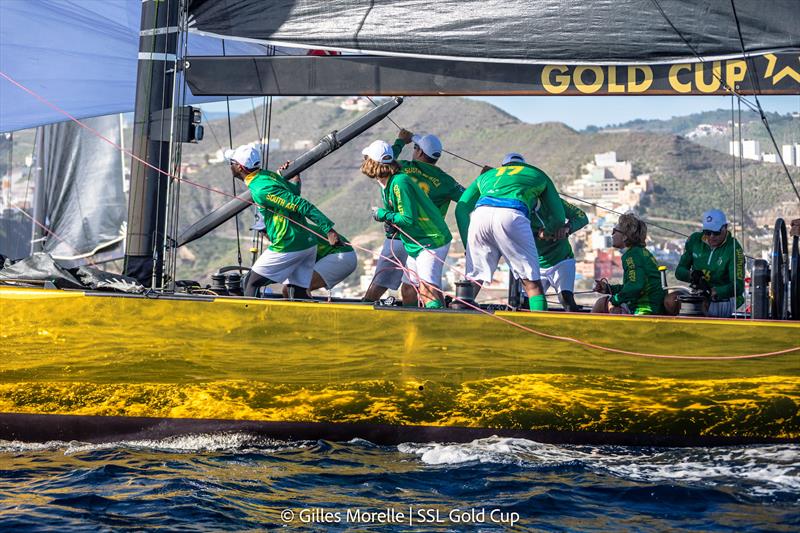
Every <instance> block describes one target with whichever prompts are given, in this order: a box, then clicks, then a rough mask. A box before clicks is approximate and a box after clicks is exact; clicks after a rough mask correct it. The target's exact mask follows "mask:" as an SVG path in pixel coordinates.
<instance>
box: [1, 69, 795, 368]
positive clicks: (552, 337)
mask: <svg viewBox="0 0 800 533" xmlns="http://www.w3.org/2000/svg"><path fill="white" fill-rule="evenodd" d="M0 77H3V78H5V79H6V80H8V81H9V82H11V83H12V84H13V85H15V86H17V87H19V88H20V89H22V90H23V91H25V92H27V93H28V94H30V95H31V96H33V97H35V98H36V99H37V100H39V101H41V102H43V103H44V104H46V105H47V106H48V107H50V108H52V109H54V110H55V111H57V112H59V113H61V114H63V115H64V116H66V117H67V118H69V119H70V120H73V121H74V122H75V123H77V124H78V125H79V126H81V127H83V128H85V129H87V130H88V131H91V132H92V133H94V134H95V135H96V136H97V137H98V138H100V139H102V140H104V141H105V142H107V143H109V144H111V145H112V146H114V147H115V148H117V149H118V150H121V151H123V152H124V153H127V154H129V155H130V156H131V157H132V158H133V159H134V160H136V161H139V162H140V163H142V164H144V165H146V166H148V167H150V168H153V169H155V170H156V171H157V172H159V173H161V174H164V175H167V176H171V175H170V174H169V173H168V172H165V171H164V170H162V169H160V168H156V167H154V166H153V165H150V164H149V163H147V162H146V161H143V160H142V159H140V158H139V157H137V156H136V155H135V154H133V153H132V152H129V151H127V150H125V149H124V148H122V147H120V146H119V145H117V144H116V143H114V142H113V141H112V140H110V139H108V138H107V137H105V136H104V135H102V134H101V133H99V132H98V131H97V130H95V129H94V128H91V127H90V126H88V125H86V124H84V123H83V122H81V121H80V120H78V119H77V118H75V117H74V116H72V115H71V114H69V113H68V112H67V111H65V110H63V109H61V108H60V107H58V106H56V105H55V104H53V103H51V102H50V101H48V100H47V99H45V98H44V97H42V96H40V95H38V94H37V93H35V92H34V91H32V90H31V89H28V88H27V87H25V86H24V85H22V84H20V83H19V82H17V81H16V80H14V79H13V78H11V77H10V76H9V75H8V74H6V73H5V72H3V71H0ZM171 177H172V178H173V179H180V180H181V181H185V182H186V183H188V184H190V185H193V186H195V187H198V188H202V189H206V190H209V191H212V192H215V193H217V194H221V195H223V196H231V195H230V194H229V193H226V192H224V191H221V190H218V189H214V188H213V187H209V186H207V185H202V184H200V183H195V182H192V181H189V180H187V179H185V178H182V177H181V178H175V177H174V176H171ZM248 203H250V204H252V205H257V204H255V202H252V201H251V202H248ZM266 209H267V210H269V211H270V212H273V213H274V211H273V210H272V209H269V208H266ZM287 220H291V219H288V218H287ZM291 222H293V223H294V224H296V225H297V226H299V227H301V228H303V229H305V230H306V231H308V232H309V233H311V234H313V235H316V236H318V237H320V238H323V239H324V238H326V237H325V236H323V235H321V234H319V233H317V232H316V231H314V230H313V229H312V228H310V227H308V226H307V225H305V224H303V223H301V222H297V221H295V220H291ZM394 227H395V228H396V229H397V230H398V231H400V232H402V233H404V234H405V235H406V236H408V234H407V233H405V232H403V230H402V229H401V228H398V227H397V226H396V225H394ZM408 237H409V238H410V239H411V240H412V241H413V242H415V243H417V244H418V245H420V246H422V245H421V244H420V243H419V242H418V241H416V240H415V239H413V237H410V236H408ZM346 244H349V245H350V246H352V247H353V248H356V249H358V250H361V251H364V252H367V253H369V254H371V255H374V256H380V255H381V254H380V253H378V252H374V251H372V250H369V249H367V248H364V247H362V246H358V245H357V244H355V243H352V242H346ZM423 248H424V246H423ZM429 252H430V250H429ZM430 253H432V252H430ZM385 259H387V260H388V261H393V260H392V259H390V258H388V257H386V258H385ZM445 264H446V263H445ZM398 266H399V265H398ZM399 267H400V268H403V267H402V266H399ZM406 270H408V269H406ZM431 287H432V288H433V289H435V290H436V291H438V292H439V293H440V294H442V295H443V296H444V295H446V293H445V292H444V291H443V290H442V289H440V288H439V287H435V286H431ZM453 301H457V302H460V303H462V304H463V305H465V306H467V307H469V308H470V309H473V310H475V311H478V312H480V313H482V314H484V315H486V316H489V317H492V318H495V319H497V320H500V321H501V322H504V323H506V324H508V325H510V326H512V327H515V328H517V329H520V330H522V331H526V332H528V333H531V334H534V335H537V336H540V337H542V338H546V339H550V340H556V341H562V342H568V343H571V344H577V345H579V346H583V347H586V348H591V349H595V350H600V351H604V352H609V353H618V354H622V355H631V356H637V357H644V358H652V359H679V360H694V361H723V360H735V359H757V358H763V357H770V356H775V355H781V354H786V353H791V352H795V351H800V346H793V347H791V348H786V349H783V350H776V351H772V352H763V353H755V354H744V355H733V356H697V355H678V354H653V353H647V352H636V351H632V350H621V349H618V348H611V347H608V346H601V345H599V344H594V343H591V342H586V341H582V340H580V339H575V338H572V337H565V336H560V335H552V334H549V333H545V332H542V331H538V330H535V329H533V328H530V327H528V326H524V325H522V324H519V323H517V322H514V321H513V320H509V319H507V318H505V317H501V316H499V315H495V314H493V313H490V312H488V311H486V310H484V309H481V308H480V307H479V306H477V305H475V304H473V303H472V302H469V301H466V300H464V299H462V298H459V297H457V296H455V297H454V298H453Z"/></svg>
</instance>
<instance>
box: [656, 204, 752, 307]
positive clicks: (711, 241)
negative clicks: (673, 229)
mask: <svg viewBox="0 0 800 533" xmlns="http://www.w3.org/2000/svg"><path fill="white" fill-rule="evenodd" d="M675 277H676V278H677V279H679V280H681V281H686V282H689V283H690V284H691V285H692V286H693V287H694V288H695V289H699V290H701V291H706V292H707V296H708V301H707V302H706V306H705V307H704V310H705V314H706V316H710V317H718V318H728V317H731V316H733V313H734V312H735V311H736V309H738V308H739V306H740V305H742V304H743V303H744V253H743V251H742V246H741V245H740V244H739V242H738V241H737V240H736V239H734V238H733V235H731V234H730V232H728V221H727V219H726V218H725V213H723V212H722V211H720V210H719V209H711V210H709V211H706V212H705V213H703V230H702V231H698V232H695V233H692V234H691V235H690V236H689V239H688V240H687V241H686V247H685V249H684V252H683V255H682V256H681V259H680V261H679V262H678V268H677V269H675ZM665 303H666V304H667V307H669V308H674V309H675V310H677V311H680V301H679V300H678V299H677V295H676V294H670V295H669V297H668V301H667V302H665Z"/></svg>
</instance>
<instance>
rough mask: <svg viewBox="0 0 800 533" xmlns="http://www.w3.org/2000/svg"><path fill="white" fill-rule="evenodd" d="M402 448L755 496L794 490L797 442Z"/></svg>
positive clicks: (439, 459)
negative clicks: (730, 489)
mask: <svg viewBox="0 0 800 533" xmlns="http://www.w3.org/2000/svg"><path fill="white" fill-rule="evenodd" d="M397 449H398V451H400V452H401V453H407V454H412V455H417V456H419V458H420V460H421V461H422V463H424V464H426V465H432V466H439V465H459V464H465V463H497V464H517V465H519V466H522V467H524V468H542V467H553V466H559V465H564V464H580V465H583V466H584V467H585V468H586V469H588V470H590V471H594V472H602V473H605V474H610V475H613V476H616V477H620V478H624V479H628V480H632V481H639V482H647V483H663V482H679V483H687V484H701V485H706V486H709V485H711V486H737V487H741V486H745V487H746V488H745V490H746V491H747V492H749V493H751V494H755V495H761V496H763V495H770V494H774V493H776V492H785V493H790V494H792V493H793V494H798V501H800V446H798V445H791V444H787V445H777V446H751V447H739V448H668V449H667V448H660V449H656V448H653V449H642V448H623V447H616V446H615V447H587V446H553V445H548V444H541V443H537V442H533V441H530V440H526V439H504V438H499V437H496V436H495V437H490V438H487V439H478V440H474V441H472V442H469V443H464V444H440V443H428V444H415V443H404V444H400V445H399V446H398V447H397Z"/></svg>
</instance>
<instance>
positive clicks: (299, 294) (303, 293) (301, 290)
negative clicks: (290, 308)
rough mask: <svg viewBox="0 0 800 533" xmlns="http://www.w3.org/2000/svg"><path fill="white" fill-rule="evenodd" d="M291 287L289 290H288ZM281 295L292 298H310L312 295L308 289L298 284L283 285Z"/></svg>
mask: <svg viewBox="0 0 800 533" xmlns="http://www.w3.org/2000/svg"><path fill="white" fill-rule="evenodd" d="M290 288H291V290H290ZM283 297H284V298H292V299H294V300H311V299H312V297H311V295H310V294H309V293H308V290H307V289H306V288H305V287H300V286H298V285H284V286H283Z"/></svg>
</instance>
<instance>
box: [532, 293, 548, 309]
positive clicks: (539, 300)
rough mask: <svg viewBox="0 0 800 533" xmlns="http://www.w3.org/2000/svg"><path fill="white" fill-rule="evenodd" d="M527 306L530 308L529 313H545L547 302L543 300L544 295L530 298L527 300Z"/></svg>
mask: <svg viewBox="0 0 800 533" xmlns="http://www.w3.org/2000/svg"><path fill="white" fill-rule="evenodd" d="M528 306H529V307H530V308H531V311H547V300H545V298H544V294H540V295H538V296H532V297H530V298H529V299H528Z"/></svg>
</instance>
